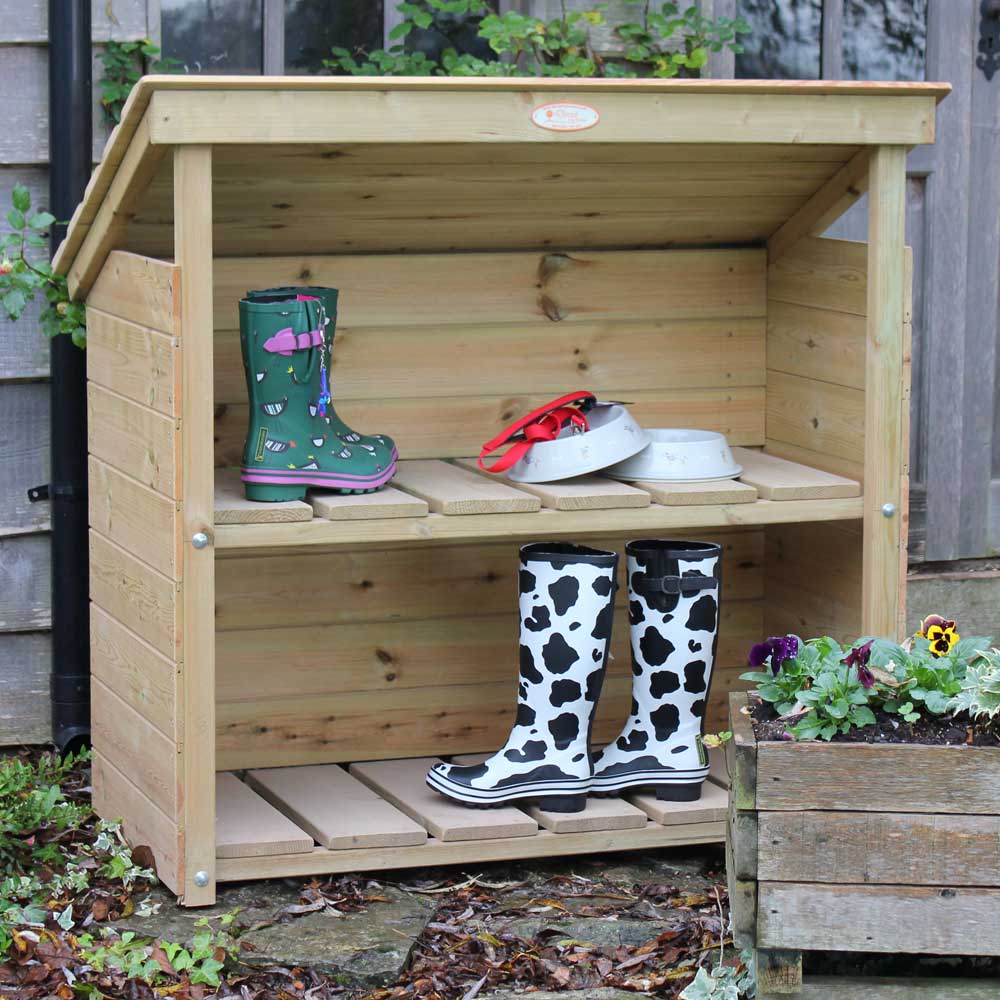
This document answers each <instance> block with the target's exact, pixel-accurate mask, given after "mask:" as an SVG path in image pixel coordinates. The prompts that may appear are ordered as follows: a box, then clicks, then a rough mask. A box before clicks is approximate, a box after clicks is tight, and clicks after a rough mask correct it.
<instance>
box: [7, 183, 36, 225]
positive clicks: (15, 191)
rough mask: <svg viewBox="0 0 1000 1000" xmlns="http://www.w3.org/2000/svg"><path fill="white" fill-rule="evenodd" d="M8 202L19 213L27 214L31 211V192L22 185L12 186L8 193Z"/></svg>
mask: <svg viewBox="0 0 1000 1000" xmlns="http://www.w3.org/2000/svg"><path fill="white" fill-rule="evenodd" d="M10 200H11V204H13V206H14V208H16V209H17V210H18V211H19V212H27V211H30V209H31V192H30V191H28V189H27V188H26V187H25V186H24V185H23V184H15V185H14V187H13V188H12V189H11V192H10ZM18 228H19V227H18Z"/></svg>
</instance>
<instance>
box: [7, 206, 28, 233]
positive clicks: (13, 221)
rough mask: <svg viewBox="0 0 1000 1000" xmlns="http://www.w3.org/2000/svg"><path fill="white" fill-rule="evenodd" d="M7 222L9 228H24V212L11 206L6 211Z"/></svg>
mask: <svg viewBox="0 0 1000 1000" xmlns="http://www.w3.org/2000/svg"><path fill="white" fill-rule="evenodd" d="M7 224H8V225H9V226H10V228H11V229H24V226H25V220H24V213H23V212H22V211H21V210H20V209H19V208H12V209H11V210H10V211H9V212H8V213H7Z"/></svg>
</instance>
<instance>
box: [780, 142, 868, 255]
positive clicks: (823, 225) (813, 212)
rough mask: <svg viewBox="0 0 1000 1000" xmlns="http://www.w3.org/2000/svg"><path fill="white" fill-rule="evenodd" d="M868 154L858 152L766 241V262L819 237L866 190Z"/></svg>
mask: <svg viewBox="0 0 1000 1000" xmlns="http://www.w3.org/2000/svg"><path fill="white" fill-rule="evenodd" d="M868 157H869V150H868V149H862V150H860V151H859V152H858V153H855V155H854V156H853V157H852V158H851V159H850V160H849V161H848V162H847V163H845V164H844V165H843V166H842V167H841V168H840V170H838V171H837V172H836V173H835V174H834V175H833V177H831V178H830V179H829V180H828V181H827V182H826V183H825V184H824V185H823V186H822V187H821V188H820V189H819V190H818V191H816V192H815V193H814V194H813V196H812V197H811V198H810V199H809V200H808V201H807V202H806V203H805V204H804V205H803V206H802V207H801V208H800V209H799V210H798V211H797V212H796V213H795V214H794V215H793V216H792V217H791V218H790V219H788V221H787V222H785V223H784V224H783V225H782V226H781V228H780V229H778V230H777V231H776V232H774V233H773V234H772V235H771V237H770V239H769V240H768V241H767V259H768V261H769V263H772V264H773V263H774V262H775V261H776V260H778V258H780V257H781V256H783V255H784V254H785V253H787V252H788V251H789V250H790V249H791V248H792V247H794V246H795V244H796V243H797V242H798V241H799V240H800V239H802V237H803V236H809V235H816V236H819V235H820V234H821V233H823V232H824V231H825V230H826V229H827V228H829V226H830V225H832V224H833V223H834V222H835V221H836V220H837V219H839V218H840V216H842V215H843V214H844V212H846V211H847V210H848V209H849V208H850V207H851V205H853V204H854V203H855V202H856V201H857V200H858V199H859V198H860V197H861V196H862V195H863V194H864V193H865V191H866V190H867V188H868Z"/></svg>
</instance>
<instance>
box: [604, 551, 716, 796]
mask: <svg viewBox="0 0 1000 1000" xmlns="http://www.w3.org/2000/svg"><path fill="white" fill-rule="evenodd" d="M625 554H626V557H627V561H628V583H629V626H630V638H631V646H632V675H633V677H632V712H631V715H630V717H629V720H628V722H627V723H626V724H625V728H624V729H623V730H622V732H621V735H620V736H619V737H618V739H616V740H615V741H614V743H611V744H610V745H609V746H607V747H605V748H604V750H602V751H601V752H600V753H599V754H597V756H596V757H595V759H594V778H593V781H592V788H593V791H594V792H595V793H596V794H600V793H606V794H613V793H615V792H618V791H621V790H623V789H626V788H643V787H645V788H655V790H656V797H657V798H658V799H665V800H668V801H674V802H688V801H693V800H695V799H698V798H700V797H701V785H702V782H703V781H704V780H705V777H706V775H707V774H708V760H707V757H706V755H705V750H704V748H703V746H702V743H701V736H702V727H703V725H704V720H705V705H706V702H707V700H708V688H709V684H710V683H711V678H712V666H713V664H714V662H715V650H716V646H717V644H718V635H719V628H718V625H719V588H720V583H721V575H720V570H721V561H722V550H721V548H720V547H719V546H718V545H715V544H713V543H711V542H688V541H676V542H675V541H663V540H656V539H651V540H647V541H637V542H629V544H628V545H627V546H626V547H625Z"/></svg>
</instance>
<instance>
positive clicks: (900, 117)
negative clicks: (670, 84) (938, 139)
mask: <svg viewBox="0 0 1000 1000" xmlns="http://www.w3.org/2000/svg"><path fill="white" fill-rule="evenodd" d="M505 82H506V81H505ZM536 89H537V88H536ZM578 90H579V88H577V87H572V86H571V87H566V88H565V89H564V91H563V93H562V94H559V92H558V91H557V92H556V94H555V95H554V94H552V93H551V92H546V93H545V95H544V97H540V98H538V99H537V103H544V101H552V100H573V99H574V97H573V95H574V94H576V93H577V92H578ZM557 95H558V96H557ZM290 97H292V95H290V94H288V93H283V92H282V91H281V90H280V89H277V88H276V89H274V90H270V91H266V90H265V91H258V92H256V93H249V92H246V91H237V90H234V89H231V90H229V91H228V92H225V93H214V94H213V93H212V92H211V91H209V90H205V91H200V92H186V93H185V92H181V91H167V90H163V89H161V90H158V91H157V92H156V93H154V94H153V96H152V100H151V102H150V116H151V117H150V131H151V137H152V141H153V142H155V143H167V144H169V143H216V144H219V143H281V142H327V141H329V140H330V139H331V138H336V139H338V140H339V141H343V142H357V143H365V142H379V141H381V140H384V139H385V137H386V136H387V135H391V136H392V138H393V140H394V141H395V142H413V143H427V142H537V143H552V142H553V141H554V140H558V141H560V142H566V141H569V142H572V143H574V144H579V145H582V146H587V145H589V144H591V143H594V142H634V141H635V140H636V138H637V136H642V137H643V138H644V139H645V141H647V142H648V141H654V142H662V143H670V142H710V143H712V142H720V141H721V142H730V143H745V142H774V143H782V142H815V143H826V142H830V143H845V142H848V143H849V142H892V143H901V144H911V145H912V144H915V143H921V142H932V141H933V138H934V101H933V99H932V98H930V97H925V96H904V95H901V94H900V95H892V96H885V97H882V96H875V95H871V96H863V97H859V96H853V95H852V96H846V95H840V94H832V93H830V94H824V95H823V96H818V97H813V96H805V95H799V96H798V97H797V98H796V99H795V100H789V99H788V98H787V97H784V96H775V95H771V94H750V93H733V94H729V95H727V96H726V97H725V98H724V99H720V98H719V96H718V95H717V94H698V93H689V94H680V93H669V92H662V93H659V94H657V95H656V96H653V95H645V94H641V93H639V94H637V93H635V92H634V91H633V92H631V93H613V92H605V93H597V92H594V93H591V94H588V96H587V100H588V101H589V102H590V103H592V104H593V105H594V106H595V107H596V108H598V110H599V111H600V113H601V115H602V121H601V123H600V125H599V126H597V127H595V128H592V129H587V130H585V131H582V132H574V133H572V134H569V135H562V136H554V135H553V133H552V132H548V131H546V130H544V129H539V128H537V127H536V126H534V125H533V124H532V123H531V117H530V109H529V107H528V106H527V104H526V103H525V101H524V99H523V98H522V97H521V96H520V95H518V94H515V93H513V92H510V90H509V89H508V90H507V91H506V92H504V91H496V92H485V91H484V92H482V93H480V94H479V95H478V96H477V98H476V99H475V100H471V101H470V100H468V99H467V98H466V97H465V96H464V95H462V94H459V93H455V92H451V91H446V90H438V91H435V92H421V91H417V92H409V93H407V94H405V95H403V94H397V95H394V98H393V99H390V100H386V98H385V97H384V96H383V95H382V94H379V93H371V92H365V91H348V90H346V89H345V90H343V91H342V92H341V93H339V94H338V96H337V100H336V101H330V100H329V98H328V96H327V95H326V94H323V93H317V92H310V91H302V92H300V93H297V94H295V95H294V99H290ZM485 122H488V123H489V125H488V127H486V126H485V125H484V123H485Z"/></svg>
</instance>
